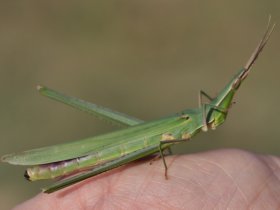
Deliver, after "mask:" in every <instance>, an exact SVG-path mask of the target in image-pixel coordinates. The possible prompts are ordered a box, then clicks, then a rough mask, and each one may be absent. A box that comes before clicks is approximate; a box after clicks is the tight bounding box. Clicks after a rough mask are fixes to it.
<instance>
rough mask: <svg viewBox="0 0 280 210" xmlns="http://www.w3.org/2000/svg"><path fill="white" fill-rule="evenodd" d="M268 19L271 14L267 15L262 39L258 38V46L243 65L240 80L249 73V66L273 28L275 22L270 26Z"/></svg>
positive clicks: (255, 58)
mask: <svg viewBox="0 0 280 210" xmlns="http://www.w3.org/2000/svg"><path fill="white" fill-rule="evenodd" d="M270 21H271V15H269V18H268V23H267V28H266V31H265V33H264V35H263V37H262V39H261V40H260V42H259V44H258V46H257V47H256V49H255V50H254V52H253V54H252V55H251V57H250V58H249V60H248V61H247V63H246V64H245V66H244V70H245V71H244V72H243V74H242V75H241V77H240V79H241V80H244V79H245V78H246V77H247V75H248V74H249V72H250V68H251V67H252V65H253V64H254V62H255V61H256V60H257V58H258V56H259V54H260V53H261V51H262V49H263V48H264V46H265V45H266V43H267V41H268V39H269V37H270V35H271V33H272V32H273V30H274V27H275V25H276V24H275V23H274V24H273V25H272V26H270Z"/></svg>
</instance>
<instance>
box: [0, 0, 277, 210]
mask: <svg viewBox="0 0 280 210" xmlns="http://www.w3.org/2000/svg"><path fill="white" fill-rule="evenodd" d="M279 9H280V2H279V1H276V0H273V1H272V0H268V1H260V0H259V1H253V0H249V1H241V0H237V1H222V0H214V1H195V0H189V1H179V0H174V1H166V0H161V1H160V0H152V1H151V0H149V1H131V0H119V1H112V0H109V1H63V0H61V1H1V6H0V46H1V47H0V65H1V66H0V98H1V103H0V116H1V117H0V139H1V141H0V142H1V147H0V154H1V155H3V154H6V153H11V152H15V151H22V150H26V149H31V148H36V147H41V146H46V145H52V144H57V143H62V142H67V141H73V140H77V139H81V138H84V137H88V136H93V135H96V134H101V133H105V132H109V131H112V130H115V129H118V128H116V127H113V126H111V125H107V124H106V123H104V122H100V121H98V120H96V119H95V118H94V117H91V116H89V115H87V114H85V113H81V112H79V111H76V110H74V109H71V108H69V107H67V106H64V105H61V104H59V103H56V102H53V101H51V100H49V99H46V98H44V97H41V96H40V95H39V94H38V93H37V91H36V89H35V87H36V85H37V84H43V85H47V86H49V87H51V88H53V89H56V90H59V91H62V92H64V93H67V94H69V95H73V96H77V97H79V98H82V99H85V100H88V101H92V102H94V103H97V104H100V105H103V106H107V107H110V108H112V109H115V110H118V111H121V112H125V113H127V114H130V115H133V116H135V117H138V118H140V119H144V120H151V119H155V118H158V117H161V116H164V115H168V114H171V113H174V112H177V111H180V110H182V109H185V108H188V107H189V108H191V107H195V106H197V96H198V91H199V90H200V89H203V90H205V91H206V92H208V93H209V94H211V95H215V94H216V93H217V92H218V91H219V90H220V89H221V88H222V87H223V86H224V85H225V84H226V83H227V82H228V81H229V79H230V78H231V77H232V76H233V75H234V74H235V72H236V71H237V70H239V69H240V67H241V66H242V65H244V64H245V62H246V60H247V59H248V58H249V56H250V54H251V53H252V51H253V49H254V48H255V46H256V44H257V43H258V41H259V39H260V38H261V36H262V34H263V32H264V30H265V26H266V23H267V19H268V15H269V14H272V17H273V21H275V22H278V23H280V16H279V15H280V13H279ZM279 44H280V41H279V26H278V27H276V30H275V32H274V34H273V35H272V37H271V40H270V42H269V43H268V46H267V48H266V49H265V50H264V52H263V54H262V55H261V56H260V58H259V59H258V61H257V63H256V65H255V66H254V70H253V72H252V74H251V75H250V77H249V78H248V80H247V81H246V82H245V83H244V85H243V86H242V87H241V89H240V92H239V94H238V95H237V97H236V99H235V100H236V101H237V104H236V105H235V106H234V107H233V108H232V109H231V113H230V114H229V116H228V120H227V122H226V123H225V124H224V125H223V126H222V127H220V128H219V129H217V131H215V132H213V131H210V132H208V133H202V134H200V135H198V136H197V137H196V138H194V139H193V141H191V142H189V143H187V144H185V146H184V148H181V146H180V150H179V149H178V147H175V149H176V151H177V152H178V153H191V152H199V151H205V150H211V149H218V148H229V147H230V148H244V149H247V150H250V151H255V152H259V153H264V154H274V155H279V154H280V150H279V147H280V141H279V137H280V129H279V128H278V126H279V120H278V119H279V116H280V110H279V108H278V107H279V102H280V94H279V88H280V83H279V79H280V78H279V77H280V68H279V67H280V63H279V60H280V59H279V52H280V51H279V50H280V49H279ZM147 167H148V165H147ZM0 170H1V173H0V175H1V179H0V182H1V183H0V184H1V188H0V203H1V209H9V208H11V207H12V206H14V205H16V204H18V203H20V202H22V201H24V200H26V199H28V198H31V197H32V196H34V195H35V194H37V193H38V192H39V188H40V187H42V186H44V185H45V184H46V183H44V182H39V183H29V182H27V181H25V180H24V178H23V172H24V168H23V167H15V166H9V165H6V164H1V167H0Z"/></svg>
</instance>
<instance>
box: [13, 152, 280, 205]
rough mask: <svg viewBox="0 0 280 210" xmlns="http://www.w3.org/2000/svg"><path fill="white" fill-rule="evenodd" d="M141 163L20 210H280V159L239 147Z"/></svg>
mask: <svg viewBox="0 0 280 210" xmlns="http://www.w3.org/2000/svg"><path fill="white" fill-rule="evenodd" d="M166 161H167V165H168V180H166V179H165V177H164V167H163V163H162V161H161V160H160V159H159V160H157V161H154V162H153V164H152V165H150V164H149V160H140V161H136V162H134V163H131V164H128V165H126V166H123V167H120V168H118V169H114V170H111V171H109V172H106V173H103V174H101V175H98V176H96V177H92V178H90V179H88V180H85V181H83V182H81V183H78V184H75V185H73V186H70V187H68V188H66V189H64V190H60V191H58V192H55V193H52V194H44V193H40V194H38V195H37V196H35V197H34V198H32V199H30V200H28V201H26V202H24V203H22V204H20V205H18V206H17V207H15V209H16V210H21V209H28V210H33V209H36V210H37V209H41V210H47V209H51V210H55V209H75V210H76V209H145V210H147V209H191V210H193V209H239V210H242V209H261V210H263V209H280V158H279V157H276V156H270V155H260V154H255V153H251V152H248V151H243V150H237V149H222V150H215V151H209V152H203V153H196V154H189V155H173V156H168V157H166Z"/></svg>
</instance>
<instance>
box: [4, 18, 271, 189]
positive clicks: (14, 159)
mask: <svg viewBox="0 0 280 210" xmlns="http://www.w3.org/2000/svg"><path fill="white" fill-rule="evenodd" d="M274 26H275V24H273V25H272V26H270V19H269V22H268V26H267V30H266V32H265V34H264V36H263V38H262V39H261V41H260V43H259V44H258V46H257V48H256V49H255V51H254V52H253V54H252V55H251V57H250V58H249V60H248V61H247V63H246V65H245V66H244V67H243V68H242V69H241V70H240V71H239V72H238V73H237V74H236V75H235V76H234V77H233V78H232V79H231V80H230V82H229V83H228V84H227V85H226V86H225V87H224V89H222V90H221V91H220V93H219V94H218V95H217V97H215V98H212V97H210V96H209V95H208V94H206V93H205V92H203V91H200V94H199V107H198V108H194V109H186V110H183V111H181V112H179V113H177V114H174V115H171V116H167V117H165V118H161V119H159V120H154V121H151V122H144V121H142V120H139V119H136V118H133V117H130V116H127V115H125V114H122V113H119V112H116V111H112V110H110V109H107V108H104V107H101V106H97V105H95V104H92V103H89V102H86V101H83V100H80V99H77V98H74V97H70V96H66V95H63V94H61V93H59V92H57V91H54V90H51V89H49V88H47V87H42V86H39V87H38V90H39V92H40V93H41V94H42V95H44V96H47V97H49V98H51V99H54V100H57V101H60V102H62V103H65V104H67V105H70V106H72V107H74V108H77V109H79V110H82V111H86V112H88V113H90V114H93V115H95V116H97V117H99V118H100V119H105V120H107V121H110V122H113V123H115V124H118V125H122V126H127V127H128V128H125V129H121V130H118V131H114V132H111V133H108V134H103V135H99V136H95V137H90V138H87V139H83V140H80V141H76V142H70V143H66V144H61V145H54V146H49V147H43V148H38V149H33V150H28V151H25V152H22V153H16V154H8V155H5V156H3V157H2V161H3V162H7V163H10V164H14V165H28V166H30V168H28V169H27V170H26V172H25V174H24V176H25V177H26V178H27V179H28V180H30V181H35V180H41V179H53V178H57V179H60V180H59V181H57V182H56V183H54V184H53V185H52V186H49V187H47V188H45V189H43V191H44V192H45V193H52V192H54V191H57V190H60V189H62V188H65V187H67V186H70V185H72V184H75V183H77V182H80V181H82V180H85V179H87V178H89V177H92V176H95V175H97V174H100V173H103V172H105V171H108V170H111V169H113V168H116V167H119V166H121V165H124V164H127V163H129V162H131V161H134V160H137V159H139V158H143V157H146V156H148V155H151V154H154V153H159V155H160V157H161V158H162V160H163V164H164V167H165V176H166V177H167V166H166V162H165V159H164V153H163V151H164V150H165V149H170V146H172V145H174V144H177V143H180V142H185V141H188V140H190V139H191V138H192V137H193V136H195V135H196V134H197V133H199V132H200V131H207V130H208V129H215V128H216V127H217V126H219V125H221V124H222V123H223V122H224V121H225V119H226V117H227V114H228V111H229V108H230V107H231V104H232V100H233V96H234V95H235V93H236V91H237V90H238V88H239V87H240V85H241V83H242V82H243V80H244V79H245V78H246V77H247V75H248V73H249V72H250V69H251V67H252V65H253V63H254V62H255V60H256V59H257V57H258V55H259V54H260V52H261V51H262V49H263V48H264V46H265V45H266V43H267V41H268V39H269V37H270V35H271V33H272V31H273V29H274ZM202 97H205V98H207V99H208V100H209V102H208V103H203V102H202Z"/></svg>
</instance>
